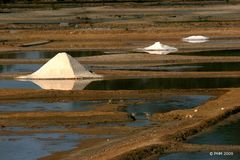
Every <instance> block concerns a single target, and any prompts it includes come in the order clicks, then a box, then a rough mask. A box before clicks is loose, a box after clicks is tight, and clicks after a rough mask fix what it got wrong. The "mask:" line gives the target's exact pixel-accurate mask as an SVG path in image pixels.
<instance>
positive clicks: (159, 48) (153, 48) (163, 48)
mask: <svg viewBox="0 0 240 160" xmlns="http://www.w3.org/2000/svg"><path fill="white" fill-rule="evenodd" d="M144 50H146V51H176V50H177V48H175V47H171V46H168V45H164V44H161V43H160V42H155V43H154V44H153V45H151V46H149V47H145V48H144Z"/></svg>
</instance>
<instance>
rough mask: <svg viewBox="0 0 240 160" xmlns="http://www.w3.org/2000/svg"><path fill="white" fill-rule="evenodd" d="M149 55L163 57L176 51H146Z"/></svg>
mask: <svg viewBox="0 0 240 160" xmlns="http://www.w3.org/2000/svg"><path fill="white" fill-rule="evenodd" d="M145 52H147V53H149V54H161V55H166V54H168V53H172V52H175V51H145Z"/></svg>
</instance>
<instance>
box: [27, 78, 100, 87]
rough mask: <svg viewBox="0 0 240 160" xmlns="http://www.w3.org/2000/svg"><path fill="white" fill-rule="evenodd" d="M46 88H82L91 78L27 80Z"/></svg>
mask: <svg viewBox="0 0 240 160" xmlns="http://www.w3.org/2000/svg"><path fill="white" fill-rule="evenodd" d="M29 81H31V82H33V83H35V84H37V85H38V86H39V87H41V88H42V89H46V90H50V89H53V90H83V89H84V88H85V87H87V86H88V85H89V84H90V83H91V82H93V81H96V80H93V79H83V80H29Z"/></svg>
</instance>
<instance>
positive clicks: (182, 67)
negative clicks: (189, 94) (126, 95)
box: [91, 65, 202, 72]
mask: <svg viewBox="0 0 240 160" xmlns="http://www.w3.org/2000/svg"><path fill="white" fill-rule="evenodd" d="M198 68H202V66H198V65H195V66H194V65H192V66H191V65H176V66H175V65H174V66H173V65H171V66H170V65H168V66H167V65H166V66H94V67H91V69H92V70H132V71H169V72H180V71H181V72H183V71H193V70H197V69H198Z"/></svg>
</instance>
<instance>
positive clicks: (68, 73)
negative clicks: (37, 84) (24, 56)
mask: <svg viewBox="0 0 240 160" xmlns="http://www.w3.org/2000/svg"><path fill="white" fill-rule="evenodd" d="M101 77H102V76H101V75H97V74H94V73H91V72H89V71H88V70H86V69H85V67H84V66H82V65H81V64H80V63H79V62H78V61H77V60H76V59H74V58H73V57H71V56H70V55H68V54H67V53H64V52H63V53H58V54H57V55H56V56H54V57H53V58H52V59H50V60H49V61H48V62H47V63H46V64H44V65H43V66H42V67H41V68H40V69H39V70H37V71H36V72H34V73H32V74H30V75H26V76H19V77H17V78H18V79H83V78H101Z"/></svg>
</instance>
